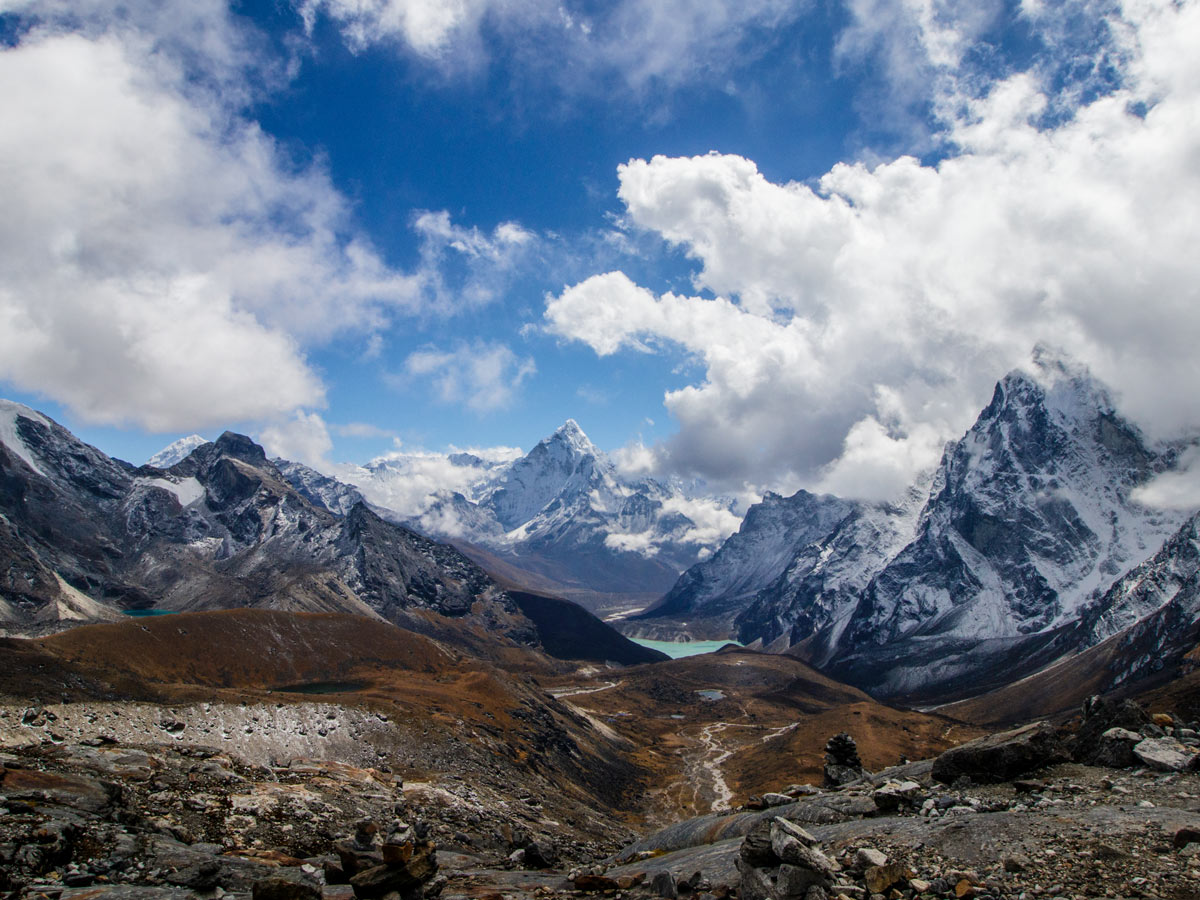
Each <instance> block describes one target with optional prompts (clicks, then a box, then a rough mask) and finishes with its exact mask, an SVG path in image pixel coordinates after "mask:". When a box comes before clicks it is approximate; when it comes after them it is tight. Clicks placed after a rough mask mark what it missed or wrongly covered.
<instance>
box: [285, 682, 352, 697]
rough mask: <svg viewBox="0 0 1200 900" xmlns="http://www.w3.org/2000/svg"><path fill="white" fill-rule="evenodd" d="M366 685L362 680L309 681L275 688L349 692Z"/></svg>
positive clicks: (292, 690) (298, 692)
mask: <svg viewBox="0 0 1200 900" xmlns="http://www.w3.org/2000/svg"><path fill="white" fill-rule="evenodd" d="M365 687H366V685H365V684H364V683H363V682H361V681H309V682H305V683H304V684H285V685H284V686H283V687H277V688H275V690H276V691H282V692H283V693H285V694H348V693H350V692H351V691H361V690H362V689H363V688H365Z"/></svg>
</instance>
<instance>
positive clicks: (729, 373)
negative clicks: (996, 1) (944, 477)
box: [545, 0, 1200, 497]
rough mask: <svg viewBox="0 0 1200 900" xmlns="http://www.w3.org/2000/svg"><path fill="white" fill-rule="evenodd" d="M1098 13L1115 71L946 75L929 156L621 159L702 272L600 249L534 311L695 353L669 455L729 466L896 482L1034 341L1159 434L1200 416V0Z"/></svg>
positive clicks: (568, 325) (711, 467)
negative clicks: (697, 376) (827, 165)
mask: <svg viewBox="0 0 1200 900" xmlns="http://www.w3.org/2000/svg"><path fill="white" fill-rule="evenodd" d="M917 6H921V4H917ZM947 27H949V26H947V25H946V24H945V23H944V22H942V21H941V20H938V29H941V30H942V31H944V30H945V28H947ZM940 33H941V31H939V34H940ZM1107 33H1108V34H1109V37H1110V41H1111V44H1112V48H1111V49H1112V53H1111V55H1110V58H1111V59H1112V60H1113V61H1114V64H1116V63H1117V62H1119V63H1120V66H1121V68H1120V70H1119V72H1118V76H1119V77H1117V78H1116V83H1115V84H1113V85H1111V89H1109V90H1107V91H1104V92H1101V93H1099V95H1098V96H1097V95H1095V94H1093V95H1090V96H1091V99H1088V100H1086V102H1084V101H1081V102H1079V103H1078V104H1077V105H1076V106H1075V107H1074V108H1073V109H1072V110H1071V111H1070V114H1069V115H1063V114H1062V112H1061V110H1056V109H1054V108H1053V107H1054V104H1056V103H1058V102H1059V100H1060V99H1061V98H1058V97H1055V96H1052V94H1051V91H1050V89H1049V88H1048V87H1047V86H1046V84H1045V82H1044V81H1043V79H1042V78H1041V77H1040V76H1039V73H1038V72H1037V71H1036V70H1030V71H1027V72H1016V73H1009V74H1003V75H1002V76H999V77H997V78H995V79H993V80H992V81H990V82H988V83H986V84H984V85H982V86H975V87H974V89H973V90H972V91H970V92H968V91H966V89H965V88H964V87H963V84H962V82H960V81H957V80H951V82H949V84H950V86H949V87H948V88H946V90H949V91H952V92H953V93H952V94H943V95H938V98H937V99H940V100H943V101H945V102H946V106H945V108H944V110H943V115H944V116H945V118H944V119H943V120H942V126H941V127H942V130H943V133H942V136H941V137H942V139H943V140H944V141H945V142H946V145H947V146H948V147H949V148H950V150H951V152H949V153H947V155H946V156H945V157H944V158H942V159H941V160H940V161H938V162H936V163H922V162H920V161H918V160H917V159H914V158H912V157H900V158H897V159H894V160H891V161H889V162H886V163H883V164H880V165H876V166H868V165H865V164H849V163H843V164H838V165H836V166H834V167H833V168H832V169H831V170H830V171H829V172H828V173H827V174H825V175H824V177H822V178H821V179H820V180H819V182H817V183H815V184H812V185H809V184H799V183H787V184H778V183H773V182H771V181H769V180H768V179H767V178H765V177H764V176H763V175H762V173H761V172H759V171H758V168H757V167H756V166H755V164H754V163H753V162H752V161H750V160H747V159H744V158H742V157H738V156H732V155H719V154H709V155H705V156H698V157H691V158H666V157H655V158H653V159H651V160H649V161H645V160H631V161H630V162H629V163H628V164H627V165H624V166H621V167H620V169H619V177H620V192H619V194H620V198H621V200H622V201H623V202H624V204H625V206H626V208H627V211H628V220H629V221H630V223H632V225H633V226H635V227H639V228H643V229H647V230H649V231H652V232H656V233H658V234H660V235H662V236H663V237H664V238H665V239H667V240H668V241H670V242H671V243H673V244H675V245H677V246H679V247H680V248H682V249H683V250H684V251H685V252H686V253H687V254H688V255H689V256H691V257H692V258H693V259H694V260H695V261H696V263H697V270H696V274H695V277H694V283H695V288H696V292H697V293H696V295H695V296H679V295H676V294H671V293H667V294H663V295H657V294H655V293H654V292H652V291H651V290H649V289H647V288H645V287H642V286H640V285H637V284H635V283H634V282H633V281H631V280H630V279H629V278H628V277H626V276H625V275H624V274H622V273H620V272H609V273H607V274H603V275H597V276H594V277H592V278H589V279H587V280H585V281H583V282H581V283H579V284H576V285H574V286H571V287H568V288H567V289H565V290H564V291H563V292H562V293H561V294H559V295H558V296H555V297H550V298H548V301H547V307H546V313H545V317H546V323H547V327H548V329H549V330H550V331H551V332H552V333H555V334H558V335H560V336H562V337H564V338H567V339H571V340H577V341H581V342H583V343H586V344H587V345H589V346H591V347H592V348H593V349H594V350H595V351H596V352H597V353H598V354H600V355H606V354H612V353H616V352H619V351H621V350H631V349H632V350H637V351H648V352H654V351H655V350H656V348H657V347H659V346H660V345H662V344H665V343H669V344H671V345H675V346H680V347H682V348H684V349H685V350H686V351H687V352H688V353H689V354H690V355H692V356H693V357H694V358H695V359H697V360H699V361H700V362H701V363H702V364H703V368H704V377H703V379H702V380H697V381H696V382H695V383H692V384H689V385H687V386H685V387H683V388H681V389H678V390H674V391H670V392H668V393H667V394H666V396H665V403H666V406H667V408H668V409H669V410H670V412H671V413H672V414H673V415H674V417H675V419H676V420H677V421H678V423H679V431H678V433H677V435H675V436H674V437H673V438H671V439H670V440H668V441H667V442H665V443H664V444H663V445H661V446H658V447H656V448H655V450H656V453H657V455H658V457H659V466H660V468H673V469H675V470H677V471H683V472H694V473H697V474H701V475H704V476H706V477H709V478H714V479H717V480H725V481H726V482H731V483H739V482H743V481H744V482H749V483H757V484H764V483H765V484H766V485H787V486H789V487H794V486H799V485H808V486H815V487H821V488H826V489H828V488H836V489H837V490H838V491H839V492H841V493H844V494H849V495H854V496H865V497H879V496H889V495H893V496H894V495H895V493H896V492H897V491H898V490H899V489H900V488H901V487H902V486H903V485H904V484H905V483H906V482H907V481H908V480H909V478H911V477H912V476H913V475H914V474H915V472H916V471H918V470H919V469H921V468H923V467H926V466H928V465H932V464H933V463H935V462H936V461H937V456H938V453H939V452H940V449H941V445H942V442H943V441H944V440H946V439H950V438H954V437H957V436H959V435H960V434H961V432H962V431H963V430H964V429H965V428H966V427H967V426H968V425H969V424H970V421H971V419H972V417H973V416H974V415H975V413H976V412H977V411H978V409H979V408H980V407H981V406H982V405H983V404H984V403H985V402H986V400H987V397H988V396H989V393H990V389H991V385H992V384H993V383H994V381H995V379H996V378H997V377H998V376H999V375H1001V374H1003V373H1004V372H1005V371H1006V370H1008V369H1010V368H1013V367H1016V366H1019V365H1021V364H1023V363H1025V362H1026V361H1027V360H1028V356H1029V353H1030V351H1031V349H1032V348H1033V347H1034V346H1035V345H1036V344H1038V343H1039V342H1042V341H1046V342H1049V343H1052V344H1054V345H1056V346H1058V347H1062V348H1063V349H1064V350H1065V351H1066V352H1067V353H1068V354H1069V355H1071V356H1073V357H1074V358H1076V359H1078V360H1079V361H1081V362H1083V363H1085V364H1086V365H1088V366H1089V367H1090V368H1091V369H1092V371H1093V372H1094V373H1095V374H1096V375H1097V376H1099V377H1100V378H1101V379H1103V380H1105V381H1106V382H1107V383H1109V384H1110V385H1111V386H1113V387H1114V388H1115V390H1116V392H1117V395H1118V397H1119V398H1120V402H1121V405H1122V409H1123V410H1124V411H1125V412H1126V413H1127V414H1128V415H1131V416H1132V417H1134V418H1135V419H1136V421H1138V422H1139V424H1141V425H1142V426H1143V427H1144V428H1146V429H1147V430H1148V431H1149V432H1150V434H1151V435H1152V436H1159V437H1162V436H1170V435H1178V434H1180V433H1181V432H1184V431H1186V430H1187V429H1189V428H1191V427H1194V426H1195V425H1197V424H1200V394H1198V393H1196V392H1195V391H1191V390H1188V389H1181V386H1185V385H1193V384H1196V383H1200V357H1198V356H1197V355H1196V354H1195V352H1194V348H1193V346H1192V345H1193V344H1194V337H1195V335H1196V334H1200V254H1197V253H1196V252H1195V246H1194V244H1195V235H1196V233H1197V228H1196V227H1195V226H1196V224H1197V213H1196V210H1198V209H1200V166H1198V165H1197V160H1200V129H1197V128H1196V127H1195V123H1196V122H1197V121H1200V54H1196V53H1195V52H1194V48H1195V47H1196V46H1200V4H1197V3H1195V2H1190V3H1179V4H1176V3H1168V2H1152V0H1137V2H1129V3H1126V4H1123V5H1122V6H1121V8H1120V11H1119V14H1118V15H1117V16H1116V17H1115V18H1114V19H1113V20H1112V22H1111V27H1109V28H1108V31H1107ZM962 34H966V35H967V36H968V37H969V36H970V34H971V31H970V29H969V28H968V29H965V30H964V31H963V32H962ZM939 40H940V41H941V44H939V46H941V47H942V48H943V50H942V57H939V58H938V60H937V62H938V64H940V65H943V66H950V65H954V64H955V63H956V60H957V59H958V57H959V56H960V55H961V54H960V53H959V50H958V49H956V45H955V44H954V43H953V41H951V40H950V38H949V37H947V36H946V35H942V37H941V38H939ZM976 74H978V73H976ZM946 110H952V113H951V112H947V111H946Z"/></svg>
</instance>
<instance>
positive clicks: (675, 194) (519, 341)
mask: <svg viewBox="0 0 1200 900" xmlns="http://www.w3.org/2000/svg"><path fill="white" fill-rule="evenodd" d="M0 15H3V19H0V22H2V30H3V33H4V35H5V37H6V41H5V49H3V50H2V51H0V95H3V96H5V97H6V98H7V99H5V100H4V101H0V105H2V106H3V109H0V113H2V114H3V116H4V117H3V121H5V122H6V123H10V124H9V125H8V126H6V129H5V132H6V133H5V135H4V136H3V137H0V152H2V153H3V155H4V158H6V159H8V160H9V161H10V164H9V165H8V166H7V167H5V169H4V170H3V173H0V187H3V188H4V194H5V196H6V197H9V198H11V200H10V202H9V204H8V207H9V209H8V212H7V213H6V214H5V220H4V226H3V227H4V231H3V232H0V243H2V244H3V247H2V248H0V322H3V323H4V324H5V329H4V330H5V331H6V333H7V336H4V335H0V387H2V389H3V392H4V393H5V394H6V395H7V396H9V397H12V398H13V399H17V400H21V401H23V402H26V403H29V404H30V405H33V406H36V407H38V408H40V409H43V410H45V411H47V412H48V413H50V414H51V415H52V416H54V417H56V418H58V419H59V420H60V421H63V422H64V423H65V424H67V425H68V426H69V427H71V428H72V429H73V430H75V431H76V432H77V433H79V434H81V435H82V436H83V437H84V438H85V439H87V440H89V441H91V442H93V443H95V444H97V445H98V446H100V447H101V448H102V449H104V450H106V451H108V452H110V453H113V454H114V455H118V456H122V457H124V458H127V459H130V460H131V461H134V462H140V461H142V460H143V459H144V458H146V457H147V456H149V455H150V454H151V453H152V452H154V451H155V450H157V449H158V448H159V447H161V446H162V445H163V444H165V443H167V442H169V441H170V440H172V439H174V438H175V437H178V436H180V435H182V434H187V433H190V432H193V431H198V432H200V433H201V434H204V435H206V436H214V435H215V434H216V433H218V432H219V431H221V430H222V429H224V428H234V429H237V430H243V431H247V432H250V433H252V434H255V435H256V436H259V437H260V438H261V439H263V440H264V441H265V442H267V443H268V445H269V446H270V448H271V449H273V450H274V451H276V452H279V453H281V454H284V455H290V456H292V457H295V458H301V459H304V460H305V461H307V462H310V463H316V464H321V463H323V462H331V461H363V460H365V459H368V458H370V457H372V456H374V455H376V454H379V453H383V452H387V451H390V450H393V449H395V448H396V447H397V446H400V447H401V448H403V449H410V450H411V449H420V448H426V449H441V448H445V447H448V446H451V445H454V446H458V447H488V446H499V445H507V446H523V447H529V446H530V445H532V444H533V443H534V442H535V441H536V440H537V439H539V438H540V437H542V436H544V435H545V434H547V433H549V432H550V431H552V430H553V429H554V428H555V427H557V426H558V425H559V424H561V423H562V421H563V420H564V419H566V418H567V417H574V418H575V419H577V420H578V421H579V422H580V423H581V425H582V426H583V427H584V429H585V430H586V431H587V432H588V433H589V434H590V436H591V437H592V438H593V440H594V441H595V442H596V443H597V444H599V445H600V446H602V447H604V448H606V449H609V450H612V451H615V452H617V455H618V458H619V459H620V461H621V463H622V465H625V466H627V467H629V468H630V469H631V470H636V471H648V472H655V473H659V474H669V473H679V474H684V475H688V476H695V475H698V476H702V477H704V478H706V479H708V480H709V481H710V482H712V483H713V484H715V485H719V486H722V487H728V488H732V489H744V488H750V489H755V490H757V489H762V488H767V487H770V488H774V489H777V490H791V489H794V488H796V487H799V486H802V485H803V486H809V487H816V488H822V489H828V490H836V491H837V492H839V493H844V494H853V495H859V496H877V497H882V496H894V495H895V493H896V492H897V490H899V489H901V488H902V487H903V485H904V484H906V483H907V481H908V480H909V479H910V478H911V477H912V476H913V475H914V473H915V472H917V471H919V470H920V469H922V468H924V467H927V466H928V465H930V464H931V463H932V462H935V461H936V457H937V454H938V452H939V449H940V447H941V445H942V443H943V442H944V441H945V440H946V439H948V438H950V437H954V436H956V435H957V434H959V433H961V431H962V429H964V428H965V427H966V426H967V425H969V424H970V420H971V418H972V416H973V414H974V413H975V412H976V411H977V410H978V408H979V407H980V406H981V405H982V404H983V403H984V402H986V399H987V396H988V393H989V391H990V386H991V384H992V383H993V382H994V381H995V380H996V378H997V377H999V376H1000V375H1001V374H1003V372H1004V371H1006V370H1007V369H1009V368H1011V367H1013V366H1017V365H1022V364H1026V363H1027V361H1028V359H1029V354H1030V351H1031V350H1032V348H1033V347H1034V346H1035V345H1036V344H1038V343H1039V342H1042V343H1048V344H1050V345H1052V346H1054V347H1056V348H1061V350H1062V351H1063V352H1064V353H1066V354H1067V355H1068V356H1070V357H1072V358H1074V359H1076V360H1079V361H1081V362H1082V363H1084V364H1086V365H1088V366H1089V367H1091V369H1092V370H1093V371H1094V372H1096V373H1097V374H1098V375H1100V376H1101V377H1102V378H1104V380H1106V381H1107V382H1108V383H1110V384H1111V385H1113V387H1114V390H1115V391H1116V395H1117V397H1118V398H1119V401H1120V403H1121V406H1122V409H1123V410H1125V411H1126V412H1127V414H1129V415H1131V416H1132V417H1134V418H1135V419H1137V420H1138V421H1139V422H1140V423H1141V424H1143V426H1144V427H1146V428H1147V430H1148V431H1150V432H1151V433H1152V434H1154V435H1155V436H1162V437H1178V436H1180V435H1182V434H1190V433H1192V432H1193V431H1194V425H1195V424H1196V423H1197V421H1200V406H1198V404H1200V401H1198V400H1196V399H1193V398H1187V397H1182V396H1172V397H1168V398H1164V396H1163V393H1164V392H1163V391H1162V389H1161V386H1162V384H1164V383H1180V382H1182V383H1195V379H1196V376H1197V375H1198V374H1200V372H1198V371H1197V363H1196V361H1195V358H1194V357H1195V354H1194V353H1192V351H1191V347H1192V344H1193V343H1194V341H1193V340H1192V339H1193V338H1194V336H1195V335H1196V334H1197V333H1200V320H1198V319H1197V315H1200V314H1198V313H1197V312H1196V310H1197V308H1198V307H1200V304H1197V303H1195V300H1196V299H1197V297H1196V290H1197V289H1196V285H1197V284H1200V278H1197V277H1196V276H1197V274H1200V273H1197V272H1195V271H1194V270H1195V269H1196V268H1197V266H1198V265H1200V264H1198V263H1196V262H1195V260H1194V257H1195V256H1196V254H1195V253H1194V252H1193V251H1192V249H1191V248H1192V247H1193V246H1194V238H1195V234H1196V231H1195V226H1196V215H1197V214H1196V212H1195V210H1196V209H1198V208H1200V204H1197V203H1195V202H1194V201H1195V200H1196V198H1197V197H1200V175H1198V174H1197V172H1196V171H1195V166H1194V165H1191V164H1190V163H1188V159H1190V158H1192V157H1191V156H1190V155H1189V154H1192V153H1194V152H1195V149H1196V144H1197V138H1196V135H1195V134H1194V128H1190V127H1189V126H1188V124H1187V123H1188V122H1189V121H1191V120H1190V119H1189V116H1191V115H1192V114H1193V113H1194V111H1195V110H1196V108H1197V101H1198V97H1200V87H1198V86H1197V75H1196V63H1195V62H1194V61H1192V59H1191V57H1192V56H1194V55H1195V54H1194V53H1192V52H1191V49H1189V47H1190V48H1194V46H1195V44H1194V43H1193V44H1191V45H1189V44H1188V41H1189V40H1191V38H1192V37H1194V36H1196V34H1197V31H1196V29H1197V21H1198V18H1200V14H1198V13H1197V8H1196V4H1195V3H1189V2H1185V3H1182V4H1171V3H1166V2H1163V3H1157V2H1152V0H1144V2H1143V0H1136V2H1135V0H1129V2H1126V3H1123V4H1122V3H1116V2H1113V3H1095V2H1086V3H1085V2H1078V3H1072V2H1068V3H1062V4H1054V5H1043V4H1040V3H1036V2H1032V0H1028V2H1025V3H1023V4H1014V3H1003V2H993V3H959V2H954V0H946V2H932V0H894V2H883V0H845V2H834V0H812V2H807V3H793V2H783V0H752V2H740V3H734V2H726V0H691V2H684V0H661V2H650V0H619V2H610V3H604V4H599V3H583V2H549V0H462V2H460V3H457V4H447V3H439V2H432V0H367V2H363V3H351V2H349V0H256V2H246V3H233V4H232V5H230V4H227V3H224V2H220V0H197V2H188V3H184V2H183V0H134V2H123V3H116V2H110V0H78V2H71V3H67V2H61V0H0ZM397 441H399V445H397Z"/></svg>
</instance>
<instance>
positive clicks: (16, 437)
mask: <svg viewBox="0 0 1200 900" xmlns="http://www.w3.org/2000/svg"><path fill="white" fill-rule="evenodd" d="M18 417H20V418H25V419H32V420H33V421H35V422H40V423H41V424H43V425H45V426H46V427H47V428H49V427H50V422H49V421H48V420H47V419H46V418H45V416H43V415H42V414H41V413H39V412H36V411H35V410H32V409H30V408H29V407H28V406H25V405H23V404H21V403H14V402H12V401H11V400H0V443H3V444H4V445H5V446H6V447H8V449H9V450H11V451H12V452H13V453H15V454H17V456H19V457H21V459H22V460H23V461H24V462H25V465H27V466H29V468H31V469H33V471H35V472H37V473H38V474H39V475H41V476H42V477H43V478H46V477H47V475H46V473H45V472H44V471H43V470H42V468H41V466H39V465H38V464H37V460H35V459H34V458H33V454H32V453H31V452H30V451H29V447H28V446H26V444H25V442H24V441H23V440H22V439H21V433H20V432H19V431H18V430H17V418H18Z"/></svg>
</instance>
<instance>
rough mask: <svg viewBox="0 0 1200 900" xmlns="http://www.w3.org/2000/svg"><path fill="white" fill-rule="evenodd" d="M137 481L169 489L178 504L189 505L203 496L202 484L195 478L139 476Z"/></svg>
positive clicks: (149, 485)
mask: <svg viewBox="0 0 1200 900" xmlns="http://www.w3.org/2000/svg"><path fill="white" fill-rule="evenodd" d="M137 483H138V484H142V485H146V486H147V487H156V488H162V489H163V490H164V491H170V492H171V493H172V494H174V495H175V499H177V500H178V501H179V505H180V506H191V505H192V504H193V503H195V502H196V501H197V500H199V499H200V498H201V497H203V496H204V485H202V484H201V483H200V482H199V481H197V480H196V479H195V478H181V479H180V480H179V481H171V480H169V479H167V478H139V479H138V480H137Z"/></svg>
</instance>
